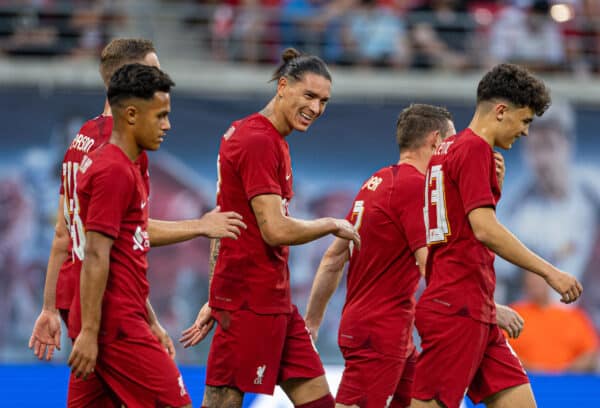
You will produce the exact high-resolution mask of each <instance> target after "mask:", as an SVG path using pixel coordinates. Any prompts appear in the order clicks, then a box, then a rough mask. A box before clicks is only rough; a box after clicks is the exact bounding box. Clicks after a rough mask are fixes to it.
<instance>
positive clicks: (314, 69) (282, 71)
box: [271, 48, 331, 82]
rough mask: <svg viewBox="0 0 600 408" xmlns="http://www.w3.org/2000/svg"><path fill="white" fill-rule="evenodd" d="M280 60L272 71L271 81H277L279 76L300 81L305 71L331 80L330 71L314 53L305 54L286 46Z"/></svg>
mask: <svg viewBox="0 0 600 408" xmlns="http://www.w3.org/2000/svg"><path fill="white" fill-rule="evenodd" d="M281 60H282V62H281V64H280V65H279V67H277V69H276V70H275V72H274V73H273V76H272V77H271V81H279V78H281V77H286V78H288V79H291V80H293V81H300V80H301V79H302V76H303V75H304V74H305V73H307V72H311V73H313V74H317V75H320V76H322V77H323V78H325V79H327V80H329V82H331V73H330V72H329V69H328V68H327V64H325V62H324V61H323V60H322V59H321V58H319V57H317V56H315V55H306V54H302V53H300V52H299V51H298V50H296V49H295V48H286V49H285V50H284V51H283V52H282V53H281Z"/></svg>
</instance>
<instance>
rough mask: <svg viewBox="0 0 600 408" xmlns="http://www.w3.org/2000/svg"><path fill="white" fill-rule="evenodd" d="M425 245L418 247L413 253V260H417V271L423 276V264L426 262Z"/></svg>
mask: <svg viewBox="0 0 600 408" xmlns="http://www.w3.org/2000/svg"><path fill="white" fill-rule="evenodd" d="M427 252H428V250H427V247H426V246H424V247H420V248H417V250H416V251H415V253H414V256H415V261H416V262H417V266H418V267H419V272H420V273H421V276H423V277H425V264H426V263H427Z"/></svg>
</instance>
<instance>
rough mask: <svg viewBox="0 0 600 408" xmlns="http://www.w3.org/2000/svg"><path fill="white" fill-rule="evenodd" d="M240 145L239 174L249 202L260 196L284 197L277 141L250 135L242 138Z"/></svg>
mask: <svg viewBox="0 0 600 408" xmlns="http://www.w3.org/2000/svg"><path fill="white" fill-rule="evenodd" d="M255 131H261V130H255ZM262 131H264V130H262ZM239 143H240V154H239V162H238V163H237V164H238V173H239V175H240V177H241V179H242V184H243V186H244V191H245V192H246V197H247V198H248V200H251V199H252V198H253V197H256V196H257V195H260V194H278V195H282V191H281V184H280V181H279V171H278V170H279V167H280V164H281V163H280V154H279V149H278V146H277V144H276V141H275V140H274V139H273V138H271V137H256V135H252V134H248V135H246V137H241V138H240V142H239Z"/></svg>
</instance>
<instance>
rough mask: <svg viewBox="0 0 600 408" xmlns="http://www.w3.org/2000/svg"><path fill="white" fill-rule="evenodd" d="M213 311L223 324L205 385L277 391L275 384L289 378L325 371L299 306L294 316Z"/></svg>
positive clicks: (210, 357) (215, 339) (213, 345)
mask: <svg viewBox="0 0 600 408" xmlns="http://www.w3.org/2000/svg"><path fill="white" fill-rule="evenodd" d="M212 314H213V317H214V318H215V319H216V320H217V322H218V323H219V324H218V326H217V329H216V330H215V335H214V337H213V340H212V343H211V345H210V351H209V353H208V361H207V364H206V385H209V386H213V387H220V386H226V387H231V388H237V389H238V390H240V391H242V392H251V393H255V394H273V391H274V390H275V385H277V384H281V383H282V382H283V381H286V380H288V379H290V378H316V377H320V376H322V375H324V374H325V370H324V369H323V364H322V363H321V359H320V358H319V354H318V353H317V350H316V348H315V346H314V344H313V343H312V339H311V337H310V335H309V334H308V329H307V328H306V324H305V323H304V319H302V317H301V316H300V314H299V313H298V309H297V308H296V306H294V307H293V311H292V313H291V314H274V315H259V314H256V313H254V312H252V311H250V310H235V311H227V310H220V309H213V311H212Z"/></svg>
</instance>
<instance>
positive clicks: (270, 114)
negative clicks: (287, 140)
mask: <svg viewBox="0 0 600 408" xmlns="http://www.w3.org/2000/svg"><path fill="white" fill-rule="evenodd" d="M275 98H277V96H275V97H273V99H271V101H270V102H269V103H268V104H267V106H265V107H264V108H263V109H262V110H261V111H260V112H259V113H260V114H261V115H263V116H264V117H265V118H267V119H268V120H269V122H271V124H272V125H273V127H274V128H275V129H276V130H277V131H278V132H279V134H280V135H281V136H283V137H286V136H287V135H289V134H290V133H292V130H293V129H292V128H291V127H290V125H289V124H288V123H287V121H286V120H285V117H284V116H283V115H282V114H281V109H276V106H275V105H276V103H277V102H276V100H275ZM278 112H279V113H278Z"/></svg>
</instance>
